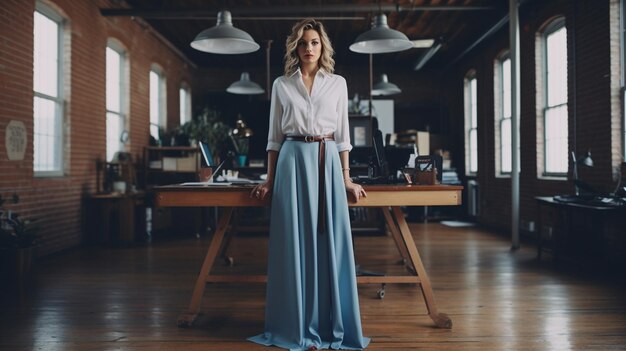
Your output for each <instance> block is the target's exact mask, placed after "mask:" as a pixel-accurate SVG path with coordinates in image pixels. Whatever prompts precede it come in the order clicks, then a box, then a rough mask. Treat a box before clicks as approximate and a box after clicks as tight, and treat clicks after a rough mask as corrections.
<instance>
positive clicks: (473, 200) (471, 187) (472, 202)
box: [467, 180, 480, 217]
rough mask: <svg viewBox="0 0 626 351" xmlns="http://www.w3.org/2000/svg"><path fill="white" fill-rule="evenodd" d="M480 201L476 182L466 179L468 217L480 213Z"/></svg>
mask: <svg viewBox="0 0 626 351" xmlns="http://www.w3.org/2000/svg"><path fill="white" fill-rule="evenodd" d="M479 204H480V202H479V199H478V182H477V181H475V180H468V181H467V214H468V215H470V217H476V216H478V214H480V205H479Z"/></svg>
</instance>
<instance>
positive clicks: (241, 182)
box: [180, 178, 263, 186]
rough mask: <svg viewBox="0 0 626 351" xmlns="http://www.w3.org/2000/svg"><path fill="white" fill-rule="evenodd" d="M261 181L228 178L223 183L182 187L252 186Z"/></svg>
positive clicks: (190, 183) (187, 184)
mask: <svg viewBox="0 0 626 351" xmlns="http://www.w3.org/2000/svg"><path fill="white" fill-rule="evenodd" d="M262 182H263V180H252V179H245V178H230V179H227V181H225V182H187V183H182V184H180V185H182V186H222V185H252V184H259V183H262Z"/></svg>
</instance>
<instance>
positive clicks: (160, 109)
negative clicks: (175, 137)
mask: <svg viewBox="0 0 626 351" xmlns="http://www.w3.org/2000/svg"><path fill="white" fill-rule="evenodd" d="M165 104H166V97H165V77H164V76H163V71H162V70H161V69H160V68H159V67H157V66H155V65H153V67H152V69H151V70H150V135H151V136H152V137H153V138H154V139H156V140H159V129H165V108H166V105H165Z"/></svg>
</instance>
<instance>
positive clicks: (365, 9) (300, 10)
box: [100, 4, 493, 19]
mask: <svg viewBox="0 0 626 351" xmlns="http://www.w3.org/2000/svg"><path fill="white" fill-rule="evenodd" d="M223 9H224V8H218V7H213V8H204V9H183V8H171V9H163V8H160V9H155V8H132V9H128V8H124V9H121V8H118V9H116V8H106V9H100V14H101V15H102V16H105V17H113V16H136V17H143V18H161V19H167V18H171V19H209V18H215V17H216V14H217V12H218V11H220V10H223ZM228 10H229V11H230V12H231V13H233V14H235V15H237V16H255V18H256V19H259V18H261V17H260V16H263V15H266V16H271V19H276V18H277V17H282V16H287V15H298V16H307V15H318V14H328V13H355V12H357V13H358V12H361V13H375V12H404V11H485V10H493V7H491V6H436V5H432V6H428V5H424V6H400V5H375V4H369V5H368V4H338V5H331V4H327V5H319V6H312V5H304V6H302V5H299V6H278V5H269V6H241V7H237V6H229V7H228ZM238 19H244V17H239V18H238Z"/></svg>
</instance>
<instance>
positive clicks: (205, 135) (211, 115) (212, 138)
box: [181, 107, 229, 157]
mask: <svg viewBox="0 0 626 351" xmlns="http://www.w3.org/2000/svg"><path fill="white" fill-rule="evenodd" d="M228 129H229V128H228V126H227V125H226V124H225V123H224V122H223V121H222V118H221V115H220V113H219V112H218V111H217V110H214V109H212V108H210V107H204V108H203V109H202V111H201V112H200V113H199V114H198V115H196V116H194V118H192V119H191V121H189V122H187V123H185V124H183V125H182V126H181V130H182V132H183V133H184V134H186V135H187V136H188V137H189V140H190V142H191V144H192V145H197V143H198V141H202V142H204V143H207V144H208V145H209V148H210V149H211V151H212V152H213V156H214V157H217V156H218V155H219V154H220V151H221V147H222V144H223V143H224V141H225V140H226V138H227V137H228Z"/></svg>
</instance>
